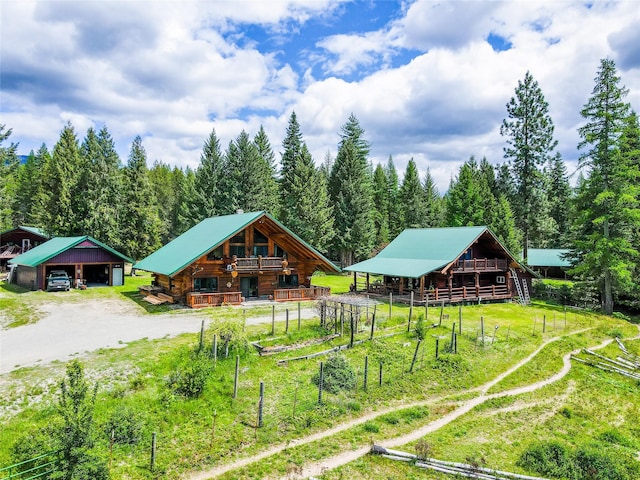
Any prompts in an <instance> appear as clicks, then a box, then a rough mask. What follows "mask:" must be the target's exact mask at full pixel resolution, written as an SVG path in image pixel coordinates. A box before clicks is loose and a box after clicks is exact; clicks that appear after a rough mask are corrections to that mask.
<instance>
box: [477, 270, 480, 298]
mask: <svg viewBox="0 0 640 480" xmlns="http://www.w3.org/2000/svg"><path fill="white" fill-rule="evenodd" d="M479 296H480V272H476V297H479Z"/></svg>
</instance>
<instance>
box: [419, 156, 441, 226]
mask: <svg viewBox="0 0 640 480" xmlns="http://www.w3.org/2000/svg"><path fill="white" fill-rule="evenodd" d="M422 189H423V190H424V202H425V211H426V217H425V222H424V225H425V227H441V226H442V225H443V224H444V208H443V207H444V205H443V203H442V197H440V192H438V187H437V186H436V183H435V181H434V180H433V177H432V176H431V172H430V171H429V169H428V168H427V173H425V175H424V180H423V182H422Z"/></svg>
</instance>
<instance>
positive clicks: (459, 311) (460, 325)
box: [458, 304, 462, 335]
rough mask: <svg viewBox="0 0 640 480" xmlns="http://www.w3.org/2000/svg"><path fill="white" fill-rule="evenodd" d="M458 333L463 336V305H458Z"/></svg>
mask: <svg viewBox="0 0 640 480" xmlns="http://www.w3.org/2000/svg"><path fill="white" fill-rule="evenodd" d="M458 333H459V334H460V335H462V304H460V305H458Z"/></svg>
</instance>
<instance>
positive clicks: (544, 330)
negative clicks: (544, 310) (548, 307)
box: [542, 315, 547, 333]
mask: <svg viewBox="0 0 640 480" xmlns="http://www.w3.org/2000/svg"><path fill="white" fill-rule="evenodd" d="M546 331H547V316H546V315H543V316H542V333H545V332H546Z"/></svg>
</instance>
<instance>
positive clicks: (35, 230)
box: [0, 225, 49, 238]
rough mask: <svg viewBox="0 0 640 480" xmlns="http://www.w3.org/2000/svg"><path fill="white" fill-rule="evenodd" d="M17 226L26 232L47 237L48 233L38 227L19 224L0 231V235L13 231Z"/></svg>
mask: <svg viewBox="0 0 640 480" xmlns="http://www.w3.org/2000/svg"><path fill="white" fill-rule="evenodd" d="M18 228H20V229H22V230H26V231H27V232H31V233H34V234H36V235H40V236H41V237H44V238H49V235H47V234H46V233H44V231H43V230H41V229H39V228H38V227H27V226H25V225H19V226H17V227H15V228H10V229H9V230H5V231H4V232H0V235H4V234H5V233H9V232H13V231H14V230H17V229H18Z"/></svg>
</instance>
